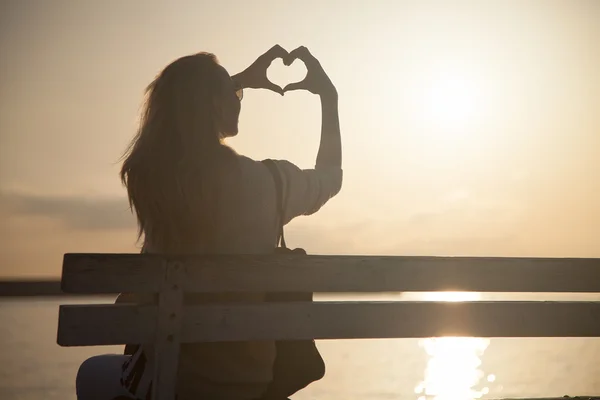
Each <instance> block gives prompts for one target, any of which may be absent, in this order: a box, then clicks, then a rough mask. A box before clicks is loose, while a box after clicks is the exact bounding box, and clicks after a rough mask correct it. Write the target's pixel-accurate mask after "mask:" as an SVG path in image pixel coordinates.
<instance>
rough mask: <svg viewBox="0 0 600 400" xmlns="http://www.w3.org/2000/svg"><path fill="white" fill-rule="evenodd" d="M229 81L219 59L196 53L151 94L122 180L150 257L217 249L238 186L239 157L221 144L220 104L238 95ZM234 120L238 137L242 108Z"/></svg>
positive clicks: (172, 68)
mask: <svg viewBox="0 0 600 400" xmlns="http://www.w3.org/2000/svg"><path fill="white" fill-rule="evenodd" d="M225 79H228V75H227V74H226V73H225V70H224V69H223V68H222V67H221V66H220V65H219V62H218V60H217V58H216V57H215V55H213V54H210V53H199V54H195V55H190V56H186V57H182V58H179V59H177V60H175V61H174V62H172V63H171V64H169V65H168V66H167V67H166V68H165V69H164V70H163V71H162V72H161V73H160V74H159V75H158V76H157V77H156V78H155V79H154V81H153V82H152V83H150V85H149V86H148V87H147V88H146V92H145V102H144V104H143V107H142V112H141V116H140V123H139V128H138V130H137V133H136V135H135V137H134V138H133V140H132V141H131V143H130V145H129V146H128V148H127V150H126V151H125V154H124V155H123V159H124V162H123V165H122V169H121V173H120V175H121V181H122V183H123V185H124V186H126V188H127V194H128V197H129V205H130V207H131V208H132V210H135V214H136V217H137V222H138V241H139V240H140V238H141V237H142V235H144V246H145V247H150V248H151V249H152V250H153V251H159V252H164V253H193V252H210V251H211V250H212V249H214V245H215V236H216V235H217V229H218V215H219V207H220V206H222V204H221V202H220V199H222V196H223V194H224V192H225V191H226V190H227V189H231V188H234V187H236V186H237V185H236V184H235V183H234V182H232V179H235V178H236V177H237V173H236V167H237V160H236V154H235V152H234V151H233V150H232V149H230V148H229V147H227V146H226V145H225V144H224V143H223V138H224V137H225V136H226V135H225V134H224V132H223V131H222V130H223V126H224V123H223V115H224V111H223V107H224V104H227V103H226V102H225V101H224V100H223V99H229V98H228V97H227V96H228V95H231V94H233V95H234V94H235V92H233V93H225V92H226V89H228V88H227V87H226V85H225V83H226V82H225V83H224V80H225ZM229 104H231V103H229ZM238 107H239V106H238ZM230 114H235V118H236V120H235V129H236V132H235V133H237V114H239V108H237V112H236V110H233V111H232V112H231V113H230ZM235 133H234V134H235ZM230 195H231V193H230Z"/></svg>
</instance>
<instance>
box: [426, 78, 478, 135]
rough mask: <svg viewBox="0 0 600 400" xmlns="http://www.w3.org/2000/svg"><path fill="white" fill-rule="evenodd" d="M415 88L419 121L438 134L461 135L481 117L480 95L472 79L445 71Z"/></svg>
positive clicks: (475, 82) (476, 83) (476, 82)
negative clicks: (417, 88) (460, 133)
mask: <svg viewBox="0 0 600 400" xmlns="http://www.w3.org/2000/svg"><path fill="white" fill-rule="evenodd" d="M419 86H420V87H419V93H418V95H417V107H418V115H419V119H420V120H421V121H422V122H423V123H425V124H426V125H427V126H429V127H431V128H434V129H435V130H436V131H438V132H461V131H463V130H464V129H466V128H469V127H471V126H472V125H473V124H474V123H475V122H476V121H477V120H478V119H479V118H481V116H482V111H483V110H482V103H481V100H482V96H481V94H482V93H481V91H480V89H481V88H480V85H479V84H478V80H477V79H476V77H474V76H470V75H468V74H466V73H461V72H460V71H452V70H448V71H446V72H444V73H437V74H435V75H434V76H429V77H428V79H426V80H425V81H424V82H422V84H421V85H419Z"/></svg>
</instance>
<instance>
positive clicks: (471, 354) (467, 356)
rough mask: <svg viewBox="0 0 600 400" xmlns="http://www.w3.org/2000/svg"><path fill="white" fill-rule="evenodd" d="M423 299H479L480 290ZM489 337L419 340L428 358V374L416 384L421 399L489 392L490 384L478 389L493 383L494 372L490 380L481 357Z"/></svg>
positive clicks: (449, 399)
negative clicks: (483, 369) (481, 386)
mask: <svg viewBox="0 0 600 400" xmlns="http://www.w3.org/2000/svg"><path fill="white" fill-rule="evenodd" d="M420 298H421V299H422V300H423V301H445V302H461V301H478V300H481V293H478V292H450V291H449V292H426V293H421V294H420ZM489 343H490V341H489V339H485V338H472V337H440V338H428V339H423V340H420V341H419V346H420V347H422V348H424V349H425V352H426V354H427V356H428V357H429V360H428V361H427V367H426V369H425V377H424V379H423V381H422V382H419V384H418V385H417V386H416V387H415V394H417V395H418V398H419V399H422V400H475V399H479V398H481V397H482V396H484V395H485V394H487V393H488V392H489V387H487V386H486V387H483V388H481V389H478V388H477V386H478V385H479V384H480V382H482V381H483V382H482V383H489V382H494V381H495V380H496V377H495V375H492V374H490V375H488V376H487V379H485V378H486V376H485V375H484V373H483V372H482V371H481V369H480V366H481V362H482V361H481V357H482V356H483V353H484V351H485V350H486V349H487V347H488V346H489Z"/></svg>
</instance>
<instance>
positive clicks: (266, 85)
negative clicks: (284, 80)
mask: <svg viewBox="0 0 600 400" xmlns="http://www.w3.org/2000/svg"><path fill="white" fill-rule="evenodd" d="M263 88H265V89H268V90H271V91H273V92H275V93H279V94H280V95H282V96H283V89H282V88H281V86H279V85H276V84H274V83H273V82H271V81H269V80H267V81H266V82H265V83H264V85H263Z"/></svg>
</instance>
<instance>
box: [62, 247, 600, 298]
mask: <svg viewBox="0 0 600 400" xmlns="http://www.w3.org/2000/svg"><path fill="white" fill-rule="evenodd" d="M161 259H162V258H161V257H160V256H158V255H146V254H145V255H139V254H121V255H118V254H66V255H65V260H64V269H63V290H64V291H69V292H75V293H81V292H84V293H115V292H127V291H142V292H144V291H145V292H152V291H154V292H156V291H158V290H159V287H160V281H161V280H162V277H163V276H164V273H163V271H162V270H160V265H159V263H160V260H161ZM169 259H171V260H177V261H181V262H182V263H184V266H185V271H186V272H185V273H186V275H187V277H186V280H185V287H184V290H185V291H190V292H206V293H209V292H261V291H269V292H288V291H292V292H304V291H312V292H403V291H438V290H454V291H476V292H590V293H593V292H600V259H597V258H591V259H590V258H587V259H586V258H509V257H501V258H493V257H420V256H419V257H405V256H398V257H396V256H385V257H379V256H300V257H299V256H288V255H258V256H243V255H236V256H187V257H183V256H182V257H170V258H169Z"/></svg>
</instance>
